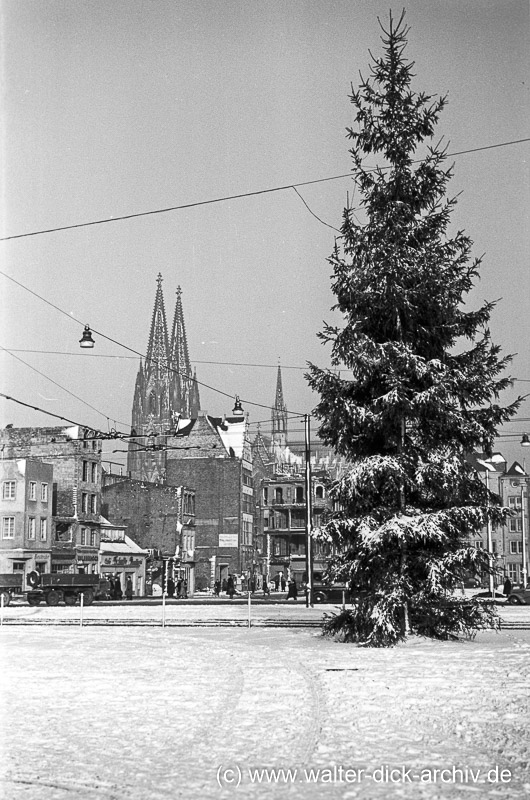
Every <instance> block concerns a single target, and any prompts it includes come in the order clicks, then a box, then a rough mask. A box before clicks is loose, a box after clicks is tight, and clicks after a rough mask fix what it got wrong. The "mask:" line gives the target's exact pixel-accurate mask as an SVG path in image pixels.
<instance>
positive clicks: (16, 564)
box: [13, 561, 26, 572]
mask: <svg viewBox="0 0 530 800" xmlns="http://www.w3.org/2000/svg"><path fill="white" fill-rule="evenodd" d="M25 566H26V565H25V564H24V562H23V561H13V572H24V569H25Z"/></svg>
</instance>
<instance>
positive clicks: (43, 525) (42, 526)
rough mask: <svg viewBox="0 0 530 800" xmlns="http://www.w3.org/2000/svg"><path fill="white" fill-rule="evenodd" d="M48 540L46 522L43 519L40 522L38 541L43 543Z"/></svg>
mask: <svg viewBox="0 0 530 800" xmlns="http://www.w3.org/2000/svg"><path fill="white" fill-rule="evenodd" d="M47 538H48V520H47V519H46V518H45V517H43V518H42V519H41V521H40V540H41V542H45V541H46V539H47Z"/></svg>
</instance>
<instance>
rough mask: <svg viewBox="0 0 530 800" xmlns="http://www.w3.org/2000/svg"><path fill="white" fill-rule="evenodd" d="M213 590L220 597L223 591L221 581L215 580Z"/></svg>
mask: <svg viewBox="0 0 530 800" xmlns="http://www.w3.org/2000/svg"><path fill="white" fill-rule="evenodd" d="M213 591H214V594H215V596H216V597H219V593H220V591H221V581H215V583H214V585H213Z"/></svg>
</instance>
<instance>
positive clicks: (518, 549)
mask: <svg viewBox="0 0 530 800" xmlns="http://www.w3.org/2000/svg"><path fill="white" fill-rule="evenodd" d="M522 552H523V543H522V542H510V553H511V554H512V555H517V553H522Z"/></svg>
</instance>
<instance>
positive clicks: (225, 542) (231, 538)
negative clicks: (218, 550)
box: [219, 533, 238, 547]
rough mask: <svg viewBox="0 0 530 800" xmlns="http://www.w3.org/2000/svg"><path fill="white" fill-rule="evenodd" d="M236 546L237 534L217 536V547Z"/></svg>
mask: <svg viewBox="0 0 530 800" xmlns="http://www.w3.org/2000/svg"><path fill="white" fill-rule="evenodd" d="M237 546H238V535H237V533H220V534H219V547H237Z"/></svg>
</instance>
